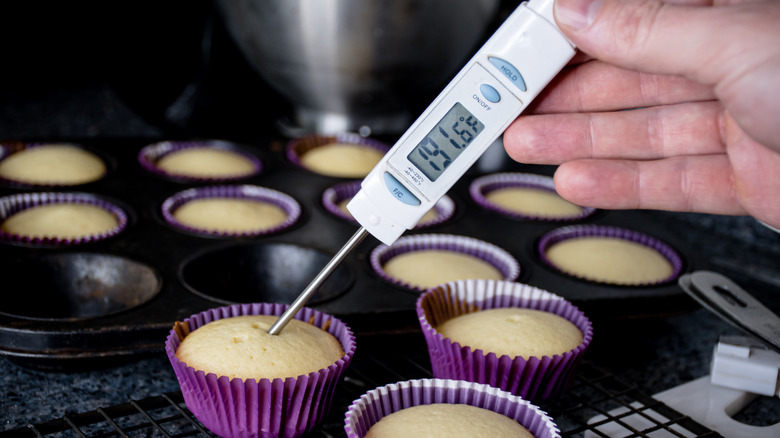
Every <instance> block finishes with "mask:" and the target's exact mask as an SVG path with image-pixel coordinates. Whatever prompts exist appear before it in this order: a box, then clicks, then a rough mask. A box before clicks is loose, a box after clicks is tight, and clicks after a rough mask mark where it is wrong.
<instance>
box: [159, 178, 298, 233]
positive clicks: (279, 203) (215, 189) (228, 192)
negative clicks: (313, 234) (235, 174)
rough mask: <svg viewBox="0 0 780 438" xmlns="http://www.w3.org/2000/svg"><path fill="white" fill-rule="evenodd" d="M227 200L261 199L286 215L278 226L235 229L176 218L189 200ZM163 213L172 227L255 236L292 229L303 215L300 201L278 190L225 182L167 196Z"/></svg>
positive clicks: (258, 200)
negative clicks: (186, 221)
mask: <svg viewBox="0 0 780 438" xmlns="http://www.w3.org/2000/svg"><path fill="white" fill-rule="evenodd" d="M209 199H217V200H219V199H224V200H239V201H240V200H246V201H252V202H260V203H264V204H268V205H269V206H275V207H278V208H280V209H281V210H282V211H283V212H284V214H285V215H286V217H285V218H284V219H283V220H282V221H281V222H279V223H277V224H275V225H270V226H268V227H263V226H257V227H251V228H243V229H233V228H232V227H229V226H227V225H223V224H220V223H217V222H215V223H213V224H210V225H208V226H200V225H198V226H196V225H193V224H188V223H184V222H182V221H181V220H179V219H178V218H177V217H176V210H177V209H179V208H181V207H182V206H184V205H186V204H187V203H188V202H191V201H196V200H209ZM161 211H162V216H163V218H164V219H165V221H166V222H167V223H168V224H170V225H171V226H173V227H175V228H177V229H180V230H182V231H185V232H188V233H193V234H198V235H202V236H209V237H222V238H233V237H251V236H261V235H266V234H272V233H276V232H279V231H281V230H284V229H286V228H289V227H290V226H292V225H293V224H295V223H296V222H297V221H298V219H300V216H301V212H302V210H301V206H300V204H299V203H298V202H297V201H296V200H295V199H294V198H292V197H291V196H289V195H287V194H286V193H282V192H280V191H278V190H273V189H270V188H266V187H261V186H255V185H247V184H244V185H221V186H209V187H198V188H192V189H187V190H183V191H181V192H178V193H176V194H174V195H173V196H171V197H169V198H167V199H166V200H165V201H164V202H163V204H162V208H161Z"/></svg>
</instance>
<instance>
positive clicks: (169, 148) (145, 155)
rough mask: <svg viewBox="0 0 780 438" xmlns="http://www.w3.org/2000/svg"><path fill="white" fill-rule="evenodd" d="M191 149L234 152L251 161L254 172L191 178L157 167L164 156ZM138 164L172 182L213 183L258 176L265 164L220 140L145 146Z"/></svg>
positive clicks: (139, 156) (160, 143) (166, 142)
mask: <svg viewBox="0 0 780 438" xmlns="http://www.w3.org/2000/svg"><path fill="white" fill-rule="evenodd" d="M190 148H213V149H221V150H224V151H229V152H233V153H235V154H238V155H241V156H242V157H244V158H246V159H247V160H249V161H250V162H251V164H252V167H253V170H252V171H251V172H249V173H244V174H240V175H234V176H191V175H182V174H178V173H170V172H167V171H165V170H163V169H160V168H159V167H157V162H158V161H159V160H160V159H161V158H163V157H164V156H166V155H168V154H171V153H173V152H178V151H181V150H183V149H190ZM138 163H139V164H140V165H141V167H143V168H144V169H146V170H147V171H149V172H151V173H154V174H157V175H160V176H163V177H165V178H169V179H172V180H183V181H211V182H221V181H235V180H239V179H244V178H248V177H251V176H254V175H257V174H259V173H260V172H262V170H263V163H262V162H261V161H260V159H259V158H258V157H256V156H254V155H252V154H250V153H248V152H246V151H244V150H242V149H240V148H239V147H237V146H236V145H234V144H233V143H230V142H226V141H219V140H209V141H163V142H159V143H154V144H150V145H147V146H144V147H143V148H142V149H141V150H140V151H139V152H138Z"/></svg>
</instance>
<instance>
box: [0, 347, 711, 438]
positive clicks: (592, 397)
mask: <svg viewBox="0 0 780 438" xmlns="http://www.w3.org/2000/svg"><path fill="white" fill-rule="evenodd" d="M393 336H394V337H393V338H392V342H387V343H383V342H372V343H371V344H373V345H374V347H373V349H372V351H368V348H364V349H362V350H363V351H361V352H359V353H356V355H355V357H354V359H353V361H352V364H351V366H350V368H349V369H348V371H347V373H346V375H345V376H344V381H343V382H342V383H341V385H340V386H339V388H338V390H337V392H336V394H335V396H334V400H333V404H332V407H331V411H330V415H329V416H328V418H327V419H326V421H325V422H324V424H323V425H322V426H321V427H320V428H319V429H318V430H316V431H314V432H313V433H312V434H311V435H310V436H311V437H313V438H337V437H345V436H346V434H345V432H344V414H345V412H346V410H347V407H348V406H349V405H350V404H351V403H352V401H353V400H355V399H356V398H358V397H360V396H361V395H362V394H364V393H365V392H367V391H369V390H371V389H374V388H376V387H378V386H383V385H385V384H387V383H392V382H398V381H403V380H410V379H422V378H430V377H432V374H431V371H430V360H429V358H428V355H427V351H426V349H425V345H424V341H420V337H419V336H417V337H410V338H408V339H407V338H405V337H403V335H402V336H401V339H403V342H402V347H401V348H400V349H399V348H397V345H398V339H399V337H398V336H396V335H393ZM393 346H395V347H393ZM369 348H370V347H369ZM399 351H403V353H402V354H401V353H400V352H399ZM539 406H540V407H541V408H542V409H543V410H545V411H546V412H547V413H548V414H549V415H550V416H551V417H552V418H553V419H554V420H555V422H556V424H557V425H558V427H559V428H560V429H561V432H562V435H563V436H565V437H585V438H597V437H608V436H611V437H614V436H620V437H653V438H656V437H659V436H660V437H684V438H689V437H707V438H709V437H720V436H721V435H719V434H718V433H716V432H713V431H711V430H709V429H707V428H706V427H704V426H702V425H700V424H699V423H697V422H695V421H693V420H692V419H690V418H689V417H687V416H685V415H682V414H680V413H678V412H676V411H675V410H673V409H671V408H669V407H668V406H666V405H664V404H663V403H661V402H659V401H657V400H655V399H653V398H652V397H649V396H647V395H644V394H643V393H642V392H641V391H639V390H638V389H636V388H635V387H633V386H631V385H629V384H626V383H624V382H622V381H620V380H619V378H618V377H617V376H615V375H613V374H611V373H609V372H606V371H604V370H603V369H601V368H599V367H598V366H597V365H596V364H594V363H592V362H589V361H587V360H586V361H584V362H583V363H582V365H581V366H580V368H579V370H578V372H577V374H576V376H575V379H574V383H573V385H572V387H571V389H570V390H569V391H568V392H566V393H565V394H563V395H562V396H559V397H558V398H556V399H555V400H553V401H545V402H541V403H539ZM637 418H638V419H640V420H641V421H637ZM637 424H639V425H640V426H637ZM616 431H617V432H616ZM116 436H119V437H214V436H215V435H213V434H212V433H210V432H209V431H208V430H207V429H205V428H204V427H203V426H202V425H201V424H200V422H199V421H198V420H197V419H195V417H193V416H192V414H190V412H189V411H188V410H187V407H186V406H185V404H184V400H183V398H182V395H181V393H180V392H178V391H175V392H170V393H165V394H162V395H159V396H155V397H149V398H145V399H142V400H131V401H128V402H126V403H122V404H119V405H115V406H110V407H105V408H100V409H96V410H94V411H89V412H83V413H78V414H72V415H68V416H65V417H62V418H58V419H53V420H49V421H45V422H41V423H36V424H29V425H27V426H26V427H20V428H17V429H13V430H9V431H5V432H0V437H1V438H8V437H116Z"/></svg>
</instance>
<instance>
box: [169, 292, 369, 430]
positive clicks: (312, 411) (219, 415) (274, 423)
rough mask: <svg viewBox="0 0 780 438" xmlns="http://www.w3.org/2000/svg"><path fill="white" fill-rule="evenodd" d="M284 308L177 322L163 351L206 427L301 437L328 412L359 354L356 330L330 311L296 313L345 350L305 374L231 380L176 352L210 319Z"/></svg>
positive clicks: (242, 307) (224, 311)
mask: <svg viewBox="0 0 780 438" xmlns="http://www.w3.org/2000/svg"><path fill="white" fill-rule="evenodd" d="M286 308H287V306H286V305H283V304H272V303H249V304H235V305H232V306H225V307H218V308H214V309H209V310H206V311H204V312H201V313H198V314H195V315H192V316H190V317H189V318H187V319H185V320H184V321H182V322H177V323H176V324H175V326H174V327H173V329H172V330H171V332H170V333H169V335H168V337H167V339H166V342H165V351H166V354H167V355H168V359H169V360H170V363H171V366H172V367H173V370H174V372H175V374H176V378H177V379H178V381H179V385H180V387H181V391H182V395H183V396H184V402H185V404H186V406H187V408H188V409H189V410H190V412H192V414H193V415H194V416H195V417H196V418H197V419H198V420H200V422H201V423H203V425H204V426H206V428H208V429H209V430H210V431H212V432H214V433H215V434H217V435H219V436H220V437H223V438H243V437H247V438H250V437H251V438H254V437H259V438H272V437H274V438H275V437H300V436H303V435H305V434H306V433H307V432H310V431H311V430H313V429H314V428H316V427H317V426H319V425H320V424H321V423H322V422H323V420H324V419H325V418H326V417H327V415H328V413H329V411H330V405H331V402H332V399H333V394H334V392H335V391H336V387H337V385H338V383H339V381H340V379H341V376H342V375H343V373H344V371H345V370H346V369H347V368H348V367H349V365H350V362H351V361H352V357H353V355H354V353H355V336H354V334H353V333H352V330H351V329H350V328H349V327H348V326H347V325H346V324H344V323H343V322H342V321H341V320H339V319H337V318H334V317H333V316H330V315H328V314H325V313H322V312H319V311H317V310H313V309H310V308H306V307H304V308H303V309H301V311H299V312H298V314H297V315H295V318H296V319H299V320H301V321H307V322H309V323H311V324H314V325H315V326H317V327H320V328H322V329H323V330H326V331H327V332H328V333H330V334H332V335H333V336H335V337H336V339H338V340H339V342H340V343H341V345H342V348H343V350H344V352H345V354H344V356H343V357H342V358H341V359H339V360H338V361H336V362H335V363H334V364H332V365H330V366H328V367H327V368H323V369H321V370H318V371H316V372H312V373H309V374H307V375H300V376H295V377H288V378H286V379H280V378H276V379H273V380H269V379H240V378H234V379H230V378H228V377H227V376H217V375H216V374H214V373H205V372H203V371H202V370H196V369H194V368H192V367H190V366H188V365H187V364H186V363H184V362H182V361H180V360H179V359H178V358H177V357H176V350H177V349H178V348H179V345H180V343H181V341H182V340H183V339H184V337H186V336H187V335H188V334H189V333H190V332H192V331H195V330H197V329H198V328H199V327H201V326H203V325H206V324H208V323H209V322H211V321H215V320H218V319H223V318H230V317H235V316H241V315H275V316H280V315H281V314H282V313H284V310H285V309H286ZM215 354H218V353H217V352H215Z"/></svg>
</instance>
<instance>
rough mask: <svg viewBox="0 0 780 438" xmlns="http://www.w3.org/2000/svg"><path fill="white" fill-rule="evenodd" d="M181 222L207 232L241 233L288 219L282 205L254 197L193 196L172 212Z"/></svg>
mask: <svg viewBox="0 0 780 438" xmlns="http://www.w3.org/2000/svg"><path fill="white" fill-rule="evenodd" d="M173 217H175V218H176V220H177V221H179V222H180V223H182V224H184V225H187V226H189V227H192V228H196V229H201V230H206V231H210V232H223V233H242V232H252V231H258V230H266V229H269V228H274V227H277V226H279V225H281V224H282V223H284V221H285V220H287V213H285V211H284V210H282V208H281V207H279V206H277V205H274V204H271V203H268V202H264V201H260V200H255V199H240V198H202V199H193V200H191V201H189V202H187V203H185V204H183V205H182V206H181V207H179V208H177V209H176V210H174V212H173Z"/></svg>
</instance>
